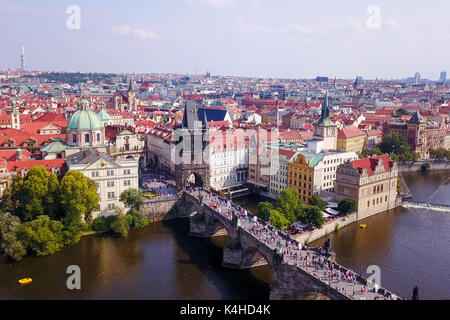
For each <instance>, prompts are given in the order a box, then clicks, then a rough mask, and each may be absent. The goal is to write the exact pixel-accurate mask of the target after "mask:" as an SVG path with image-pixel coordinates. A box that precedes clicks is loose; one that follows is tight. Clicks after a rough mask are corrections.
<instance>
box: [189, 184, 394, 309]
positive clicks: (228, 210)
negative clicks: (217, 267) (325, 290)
mask: <svg viewBox="0 0 450 320" xmlns="http://www.w3.org/2000/svg"><path fill="white" fill-rule="evenodd" d="M187 192H189V193H191V194H192V195H194V196H198V197H199V200H200V202H201V203H204V204H206V205H209V206H210V207H211V208H212V209H214V210H216V211H217V212H218V213H219V214H220V215H222V216H224V217H225V218H227V219H228V220H230V221H231V223H232V224H233V225H234V226H237V227H241V228H242V229H244V230H246V231H247V232H248V233H250V234H251V235H252V236H253V237H255V238H256V239H258V240H259V241H261V242H262V243H264V244H265V245H266V246H268V247H269V248H270V249H272V250H273V251H274V255H275V258H276V259H279V260H280V261H283V262H284V263H288V264H291V265H295V266H297V267H299V268H301V269H302V270H304V271H306V272H308V273H309V274H311V275H313V276H314V277H316V278H317V279H320V280H321V281H323V282H324V283H326V284H327V285H329V286H331V287H333V288H334V289H336V291H338V292H340V293H342V294H343V295H345V296H347V297H350V298H352V299H356V298H357V297H359V298H360V299H364V300H365V299H366V293H367V292H368V287H367V285H368V283H367V280H366V279H364V278H361V277H360V276H359V275H357V274H356V273H355V272H354V271H353V270H347V269H345V268H344V267H342V266H340V265H338V264H337V263H335V262H334V261H331V259H329V258H330V254H329V252H328V250H327V249H324V248H322V247H316V248H313V249H311V248H309V247H307V246H306V245H302V244H301V243H299V242H298V241H297V240H295V239H292V238H291V237H290V236H289V235H288V234H286V233H285V232H283V231H281V230H278V229H276V228H275V227H273V226H272V225H271V224H270V223H269V222H268V221H264V220H262V219H260V218H258V217H257V216H255V215H253V214H252V213H251V212H249V211H247V210H246V209H244V208H242V207H240V206H238V205H235V204H233V203H232V201H231V200H230V199H224V198H222V197H219V196H218V195H216V194H213V193H211V192H206V191H204V190H203V189H202V188H200V187H197V186H195V185H188V186H187ZM371 292H373V293H374V295H373V296H374V297H373V298H374V299H396V298H397V297H396V296H395V295H393V294H391V293H389V292H388V291H387V290H386V289H381V288H379V286H378V285H376V284H375V285H374V288H373V290H371Z"/></svg>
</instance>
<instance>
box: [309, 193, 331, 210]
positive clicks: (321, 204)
mask: <svg viewBox="0 0 450 320" xmlns="http://www.w3.org/2000/svg"><path fill="white" fill-rule="evenodd" d="M308 204H309V205H311V206H316V207H318V208H319V209H320V210H321V211H323V210H325V209H326V208H327V204H326V202H325V201H323V199H322V198H320V197H319V196H317V195H313V196H312V197H311V199H309V202H308Z"/></svg>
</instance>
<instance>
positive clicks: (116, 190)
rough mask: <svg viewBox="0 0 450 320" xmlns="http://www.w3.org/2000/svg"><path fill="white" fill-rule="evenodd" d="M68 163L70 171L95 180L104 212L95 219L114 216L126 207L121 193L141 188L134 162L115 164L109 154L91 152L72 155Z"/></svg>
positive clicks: (67, 160)
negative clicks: (117, 211)
mask: <svg viewBox="0 0 450 320" xmlns="http://www.w3.org/2000/svg"><path fill="white" fill-rule="evenodd" d="M66 164H67V168H68V170H69V171H79V172H81V173H82V174H83V175H84V176H85V177H87V178H89V179H92V180H94V181H95V184H96V186H97V193H98V195H99V198H100V210H99V211H98V212H95V213H94V218H95V217H98V216H109V215H112V214H114V213H115V212H116V208H121V209H123V208H125V207H124V204H123V203H122V202H121V201H120V200H119V197H120V195H121V193H122V192H123V191H125V190H127V189H130V188H133V189H137V188H139V165H138V161H136V160H134V159H126V160H120V161H119V160H118V161H115V160H114V159H113V158H112V157H111V156H109V155H108V154H106V153H102V152H99V151H98V150H95V149H88V150H86V151H80V152H77V153H74V154H72V155H70V156H68V157H67V158H66Z"/></svg>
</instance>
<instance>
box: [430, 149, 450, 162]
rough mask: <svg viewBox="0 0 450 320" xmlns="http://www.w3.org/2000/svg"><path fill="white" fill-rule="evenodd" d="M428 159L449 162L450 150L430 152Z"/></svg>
mask: <svg viewBox="0 0 450 320" xmlns="http://www.w3.org/2000/svg"><path fill="white" fill-rule="evenodd" d="M430 158H432V159H436V160H450V150H447V149H445V148H438V149H432V150H430Z"/></svg>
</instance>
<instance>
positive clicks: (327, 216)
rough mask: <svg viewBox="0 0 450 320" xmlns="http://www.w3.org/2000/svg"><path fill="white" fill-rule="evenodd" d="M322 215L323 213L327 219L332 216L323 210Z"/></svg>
mask: <svg viewBox="0 0 450 320" xmlns="http://www.w3.org/2000/svg"><path fill="white" fill-rule="evenodd" d="M322 215H323V217H324V218H326V219H327V218H329V217H331V216H330V215H329V214H326V213H325V212H323V211H322Z"/></svg>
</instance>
